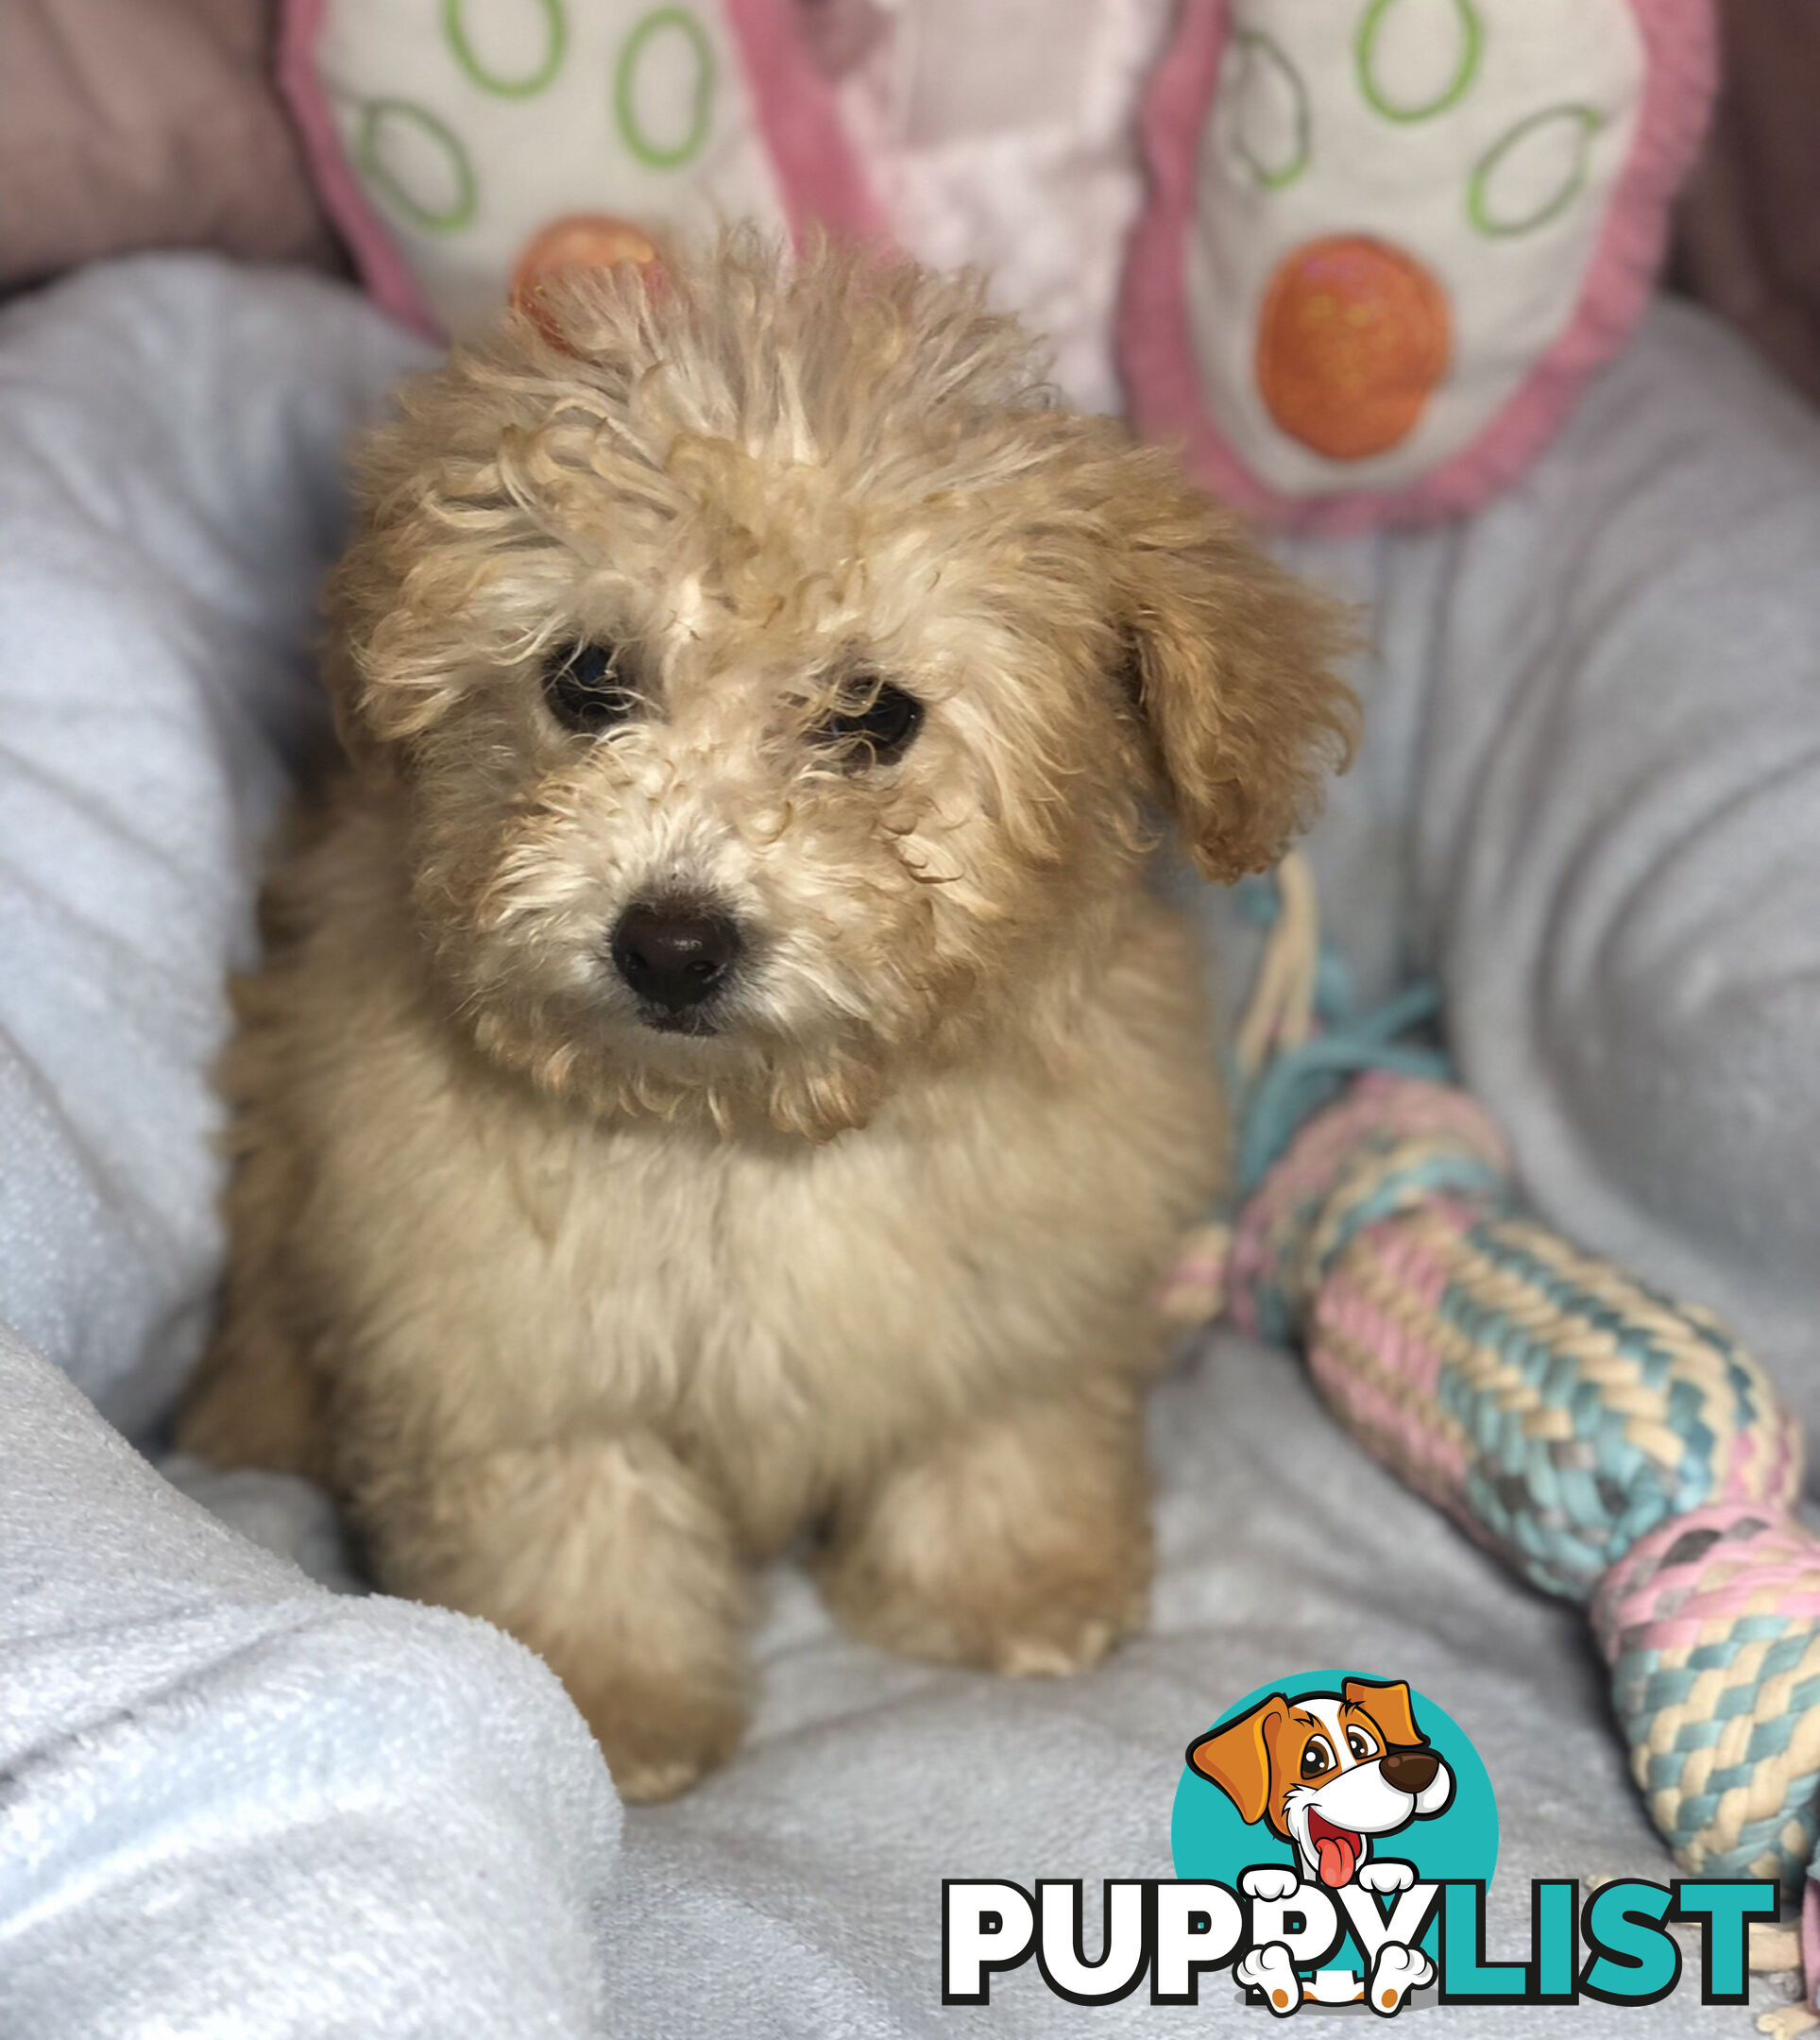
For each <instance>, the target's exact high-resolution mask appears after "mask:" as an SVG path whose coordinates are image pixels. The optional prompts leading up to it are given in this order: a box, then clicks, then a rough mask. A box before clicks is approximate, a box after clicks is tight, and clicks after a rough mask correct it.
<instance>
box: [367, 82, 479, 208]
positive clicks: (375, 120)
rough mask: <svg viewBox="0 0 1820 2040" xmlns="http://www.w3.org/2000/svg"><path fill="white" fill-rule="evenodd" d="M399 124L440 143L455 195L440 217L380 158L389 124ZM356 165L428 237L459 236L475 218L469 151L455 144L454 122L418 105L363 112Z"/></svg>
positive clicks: (381, 105) (386, 102) (398, 103)
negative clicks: (406, 188)
mask: <svg viewBox="0 0 1820 2040" xmlns="http://www.w3.org/2000/svg"><path fill="white" fill-rule="evenodd" d="M399 121H401V122H403V123H405V124H406V125H407V126H410V127H417V128H419V129H421V130H422V132H423V133H424V134H426V135H428V136H429V138H430V140H431V141H433V142H434V143H435V144H438V146H439V147H440V148H441V149H442V151H443V153H444V155H445V156H446V157H447V159H448V161H449V163H450V165H451V169H452V170H453V172H454V178H455V195H454V197H453V199H452V200H451V203H450V204H449V205H447V206H446V207H444V208H443V209H442V210H441V211H440V212H438V211H436V210H435V209H434V207H431V206H426V205H425V204H423V202H422V201H421V200H420V199H418V198H417V197H415V196H414V195H412V194H411V193H410V192H408V191H406V190H405V188H404V186H403V185H402V184H400V182H399V180H398V178H397V177H396V176H395V175H394V174H393V172H392V171H391V170H390V169H389V168H388V167H387V165H386V163H385V161H384V158H383V156H382V155H381V153H380V148H381V144H382V141H383V129H384V127H385V126H386V124H387V123H388V122H399ZM354 161H356V162H357V163H358V164H359V165H360V169H361V173H362V175H363V176H364V177H365V178H366V182H367V183H368V185H369V186H371V187H372V189H374V190H375V191H377V192H378V194H379V195H380V196H381V197H382V198H383V199H384V200H385V202H386V203H387V204H388V205H390V206H391V207H392V208H393V209H394V210H395V211H396V212H400V213H402V214H403V216H404V217H405V218H406V219H407V220H409V221H410V222H411V224H412V225H413V226H414V227H417V228H420V229H422V230H423V231H424V232H425V233H438V234H446V233H458V232H460V230H461V229H463V228H464V227H466V226H467V225H468V222H469V221H470V220H472V218H473V217H474V208H475V186H474V171H473V166H472V165H471V164H470V163H469V162H468V152H467V150H466V149H464V148H463V147H462V145H461V144H460V143H459V142H458V141H457V140H456V139H455V135H454V132H453V130H452V129H451V127H449V125H448V123H447V122H446V121H442V120H439V119H438V118H437V117H436V115H435V114H434V113H432V112H431V111H430V110H429V109H428V108H426V107H420V106H417V105H414V104H413V103H412V101H410V100H409V99H369V100H367V102H366V105H365V106H363V107H362V109H361V112H360V126H359V127H358V128H357V129H356V130H355V135H354Z"/></svg>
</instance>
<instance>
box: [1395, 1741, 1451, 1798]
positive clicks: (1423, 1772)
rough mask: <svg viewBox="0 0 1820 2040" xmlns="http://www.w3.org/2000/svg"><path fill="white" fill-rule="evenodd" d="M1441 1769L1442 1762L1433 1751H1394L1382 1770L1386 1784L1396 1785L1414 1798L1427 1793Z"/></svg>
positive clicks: (1399, 1789)
mask: <svg viewBox="0 0 1820 2040" xmlns="http://www.w3.org/2000/svg"><path fill="white" fill-rule="evenodd" d="M1440 1767H1441V1760H1440V1759H1439V1758H1438V1757H1437V1756H1436V1754H1435V1753H1434V1751H1433V1750H1425V1749H1400V1750H1392V1751H1391V1752H1390V1753H1389V1754H1388V1755H1387V1756H1386V1758H1385V1760H1384V1762H1383V1765H1382V1767H1381V1768H1382V1769H1383V1772H1384V1777H1385V1781H1386V1784H1390V1785H1394V1786H1395V1787H1396V1789H1397V1790H1398V1791H1399V1792H1406V1793H1408V1794H1410V1795H1411V1796H1412V1797H1413V1796H1414V1795H1415V1794H1417V1793H1422V1792H1426V1791H1427V1790H1428V1788H1429V1787H1430V1786H1431V1785H1432V1784H1433V1783H1434V1782H1435V1774H1436V1772H1437V1771H1438V1770H1439V1769H1440Z"/></svg>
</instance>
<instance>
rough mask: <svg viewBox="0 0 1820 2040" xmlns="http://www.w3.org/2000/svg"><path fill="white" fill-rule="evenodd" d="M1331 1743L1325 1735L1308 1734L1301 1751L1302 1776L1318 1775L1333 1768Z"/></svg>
mask: <svg viewBox="0 0 1820 2040" xmlns="http://www.w3.org/2000/svg"><path fill="white" fill-rule="evenodd" d="M1334 1763H1335V1758H1334V1748H1333V1744H1332V1743H1329V1742H1328V1740H1327V1738H1326V1737H1325V1736H1310V1737H1309V1738H1308V1741H1307V1743H1306V1744H1305V1746H1304V1747H1303V1749H1302V1753H1301V1775H1302V1777H1305V1778H1307V1777H1320V1776H1321V1774H1322V1773H1323V1772H1326V1771H1331V1770H1332V1769H1333V1768H1334Z"/></svg>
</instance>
